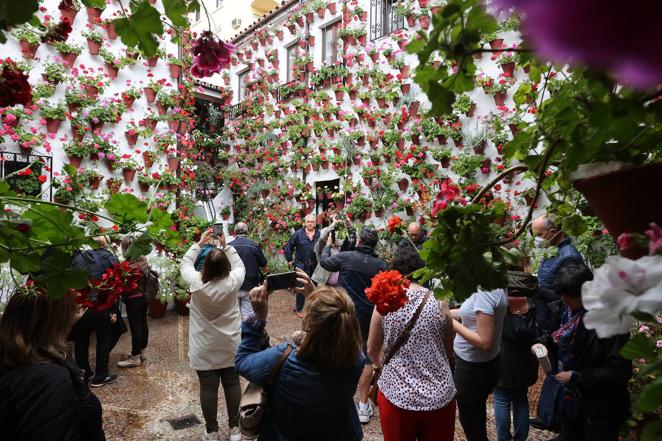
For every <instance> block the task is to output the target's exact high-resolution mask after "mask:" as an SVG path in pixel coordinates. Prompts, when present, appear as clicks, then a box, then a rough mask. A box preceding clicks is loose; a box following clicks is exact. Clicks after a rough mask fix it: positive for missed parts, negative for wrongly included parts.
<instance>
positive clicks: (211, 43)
mask: <svg viewBox="0 0 662 441" xmlns="http://www.w3.org/2000/svg"><path fill="white" fill-rule="evenodd" d="M235 50H236V47H235V46H234V45H233V44H230V43H224V42H223V41H221V40H220V39H219V38H218V37H217V36H216V35H214V33H213V32H211V31H205V32H203V33H202V34H201V35H200V37H199V38H198V39H197V40H196V41H195V43H193V48H192V52H193V65H192V66H191V75H193V76H194V77H197V78H204V77H210V76H212V75H213V74H215V73H219V72H220V71H221V70H222V69H225V68H226V67H228V66H229V65H230V59H231V56H232V53H233V52H234V51H235Z"/></svg>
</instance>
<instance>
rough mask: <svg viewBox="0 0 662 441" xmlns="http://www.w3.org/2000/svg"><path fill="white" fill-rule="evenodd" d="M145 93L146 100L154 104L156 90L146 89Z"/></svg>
mask: <svg viewBox="0 0 662 441" xmlns="http://www.w3.org/2000/svg"><path fill="white" fill-rule="evenodd" d="M143 92H145V100H147V102H148V103H153V102H154V100H155V99H156V92H154V89H153V88H151V87H144V88H143Z"/></svg>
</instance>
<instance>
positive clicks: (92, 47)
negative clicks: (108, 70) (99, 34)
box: [87, 39, 101, 55]
mask: <svg viewBox="0 0 662 441" xmlns="http://www.w3.org/2000/svg"><path fill="white" fill-rule="evenodd" d="M99 49H101V43H99V42H98V41H94V40H90V39H88V40H87V50H88V51H89V52H90V54H92V55H99Z"/></svg>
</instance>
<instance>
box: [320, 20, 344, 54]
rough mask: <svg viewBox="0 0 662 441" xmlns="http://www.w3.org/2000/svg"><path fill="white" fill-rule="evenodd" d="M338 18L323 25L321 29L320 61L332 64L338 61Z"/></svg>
mask: <svg viewBox="0 0 662 441" xmlns="http://www.w3.org/2000/svg"><path fill="white" fill-rule="evenodd" d="M340 23H341V22H340V20H338V21H336V22H335V23H332V24H330V25H328V26H327V27H325V28H324V29H323V30H322V62H323V63H324V64H328V65H331V64H334V63H335V62H336V61H338V28H339V27H340Z"/></svg>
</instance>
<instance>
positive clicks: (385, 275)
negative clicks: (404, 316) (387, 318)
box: [365, 270, 409, 315]
mask: <svg viewBox="0 0 662 441" xmlns="http://www.w3.org/2000/svg"><path fill="white" fill-rule="evenodd" d="M407 288H409V279H405V278H403V277H402V274H400V271H396V270H390V271H381V272H380V273H379V274H377V275H376V276H375V277H373V278H372V284H371V285H370V287H369V288H366V289H365V294H366V296H367V297H368V300H370V302H372V303H373V304H374V305H375V307H376V308H377V311H378V312H379V313H380V314H381V315H386V314H388V313H389V312H393V311H397V310H398V309H400V308H402V307H403V306H405V304H407Z"/></svg>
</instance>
